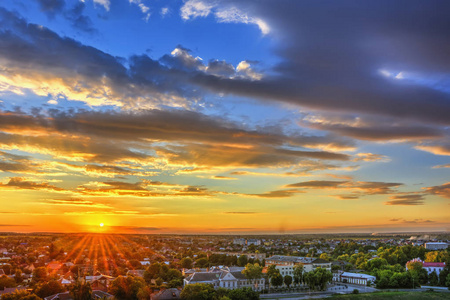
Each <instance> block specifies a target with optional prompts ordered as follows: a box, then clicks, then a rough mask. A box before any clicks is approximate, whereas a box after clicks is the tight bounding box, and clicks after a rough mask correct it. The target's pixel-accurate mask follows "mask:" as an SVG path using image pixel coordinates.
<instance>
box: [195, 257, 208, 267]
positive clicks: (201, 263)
mask: <svg viewBox="0 0 450 300" xmlns="http://www.w3.org/2000/svg"><path fill="white" fill-rule="evenodd" d="M208 264H209V261H208V259H207V258H204V257H202V258H199V259H197V260H196V261H195V266H196V267H198V268H206V267H207V266H208Z"/></svg>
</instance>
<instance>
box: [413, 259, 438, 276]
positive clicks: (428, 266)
mask: <svg viewBox="0 0 450 300" xmlns="http://www.w3.org/2000/svg"><path fill="white" fill-rule="evenodd" d="M412 262H420V263H422V267H423V268H424V269H425V270H426V271H427V272H428V275H430V274H431V273H433V271H435V272H436V274H437V275H438V276H439V273H441V271H442V270H444V268H445V263H444V262H424V261H422V260H421V259H420V258H414V259H413V260H410V261H408V262H407V263H406V270H408V264H409V263H412Z"/></svg>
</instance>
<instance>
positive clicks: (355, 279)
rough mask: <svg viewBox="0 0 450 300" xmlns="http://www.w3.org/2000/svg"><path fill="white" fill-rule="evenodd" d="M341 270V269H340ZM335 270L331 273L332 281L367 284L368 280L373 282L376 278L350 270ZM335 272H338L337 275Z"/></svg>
mask: <svg viewBox="0 0 450 300" xmlns="http://www.w3.org/2000/svg"><path fill="white" fill-rule="evenodd" d="M341 272H342V271H341ZM341 272H336V273H333V281H337V282H343V283H350V284H359V285H367V283H368V282H370V283H374V282H375V280H376V277H375V276H372V275H367V274H362V273H350V272H342V273H341ZM335 274H338V275H337V276H336V275H335Z"/></svg>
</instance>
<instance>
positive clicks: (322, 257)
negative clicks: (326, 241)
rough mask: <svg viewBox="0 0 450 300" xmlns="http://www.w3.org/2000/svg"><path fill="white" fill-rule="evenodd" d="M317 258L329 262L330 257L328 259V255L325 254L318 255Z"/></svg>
mask: <svg viewBox="0 0 450 300" xmlns="http://www.w3.org/2000/svg"><path fill="white" fill-rule="evenodd" d="M319 258H320V259H323V260H327V261H329V260H330V257H329V256H328V254H326V253H322V254H320V256H319Z"/></svg>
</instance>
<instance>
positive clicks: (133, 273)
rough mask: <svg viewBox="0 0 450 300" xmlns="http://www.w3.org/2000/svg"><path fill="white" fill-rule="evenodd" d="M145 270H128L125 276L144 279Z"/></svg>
mask: <svg viewBox="0 0 450 300" xmlns="http://www.w3.org/2000/svg"><path fill="white" fill-rule="evenodd" d="M144 273H145V270H129V271H128V272H127V276H134V277H141V278H144Z"/></svg>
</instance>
